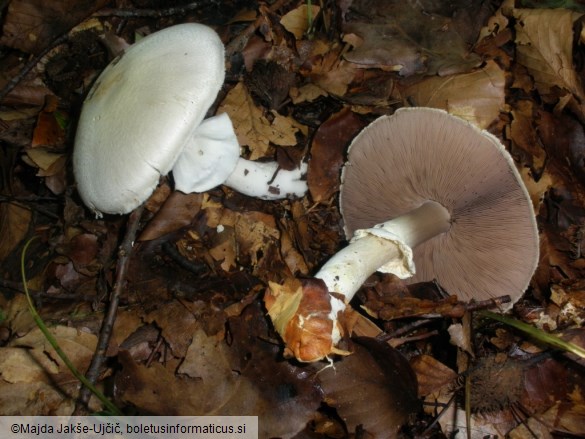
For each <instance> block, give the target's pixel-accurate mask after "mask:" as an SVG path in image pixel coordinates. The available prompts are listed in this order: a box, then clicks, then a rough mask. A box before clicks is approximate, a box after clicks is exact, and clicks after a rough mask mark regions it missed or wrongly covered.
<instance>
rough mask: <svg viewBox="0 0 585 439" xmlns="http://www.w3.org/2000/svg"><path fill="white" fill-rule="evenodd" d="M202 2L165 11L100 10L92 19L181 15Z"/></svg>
mask: <svg viewBox="0 0 585 439" xmlns="http://www.w3.org/2000/svg"><path fill="white" fill-rule="evenodd" d="M201 3H202V2H192V3H189V4H187V5H184V6H177V7H171V8H166V9H113V8H107V9H101V10H99V11H97V12H95V13H94V14H93V16H94V17H121V18H140V17H152V18H162V17H171V16H173V15H181V14H184V13H185V12H188V11H192V10H195V9H198V8H200V7H202V6H203V5H202V4H201Z"/></svg>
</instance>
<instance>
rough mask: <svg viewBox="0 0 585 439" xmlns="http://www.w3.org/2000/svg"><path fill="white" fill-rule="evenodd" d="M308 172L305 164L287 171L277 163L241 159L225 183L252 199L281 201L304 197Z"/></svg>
mask: <svg viewBox="0 0 585 439" xmlns="http://www.w3.org/2000/svg"><path fill="white" fill-rule="evenodd" d="M306 170H307V165H306V164H305V163H303V164H301V166H300V167H299V168H296V169H293V170H292V171H287V170H284V169H281V168H280V167H279V165H278V163H276V162H255V161H251V160H246V159H243V158H239V159H238V161H237V163H236V167H235V169H234V170H233V171H232V173H231V174H230V175H229V177H228V178H227V180H226V181H225V182H224V183H223V184H225V185H226V186H229V187H231V188H232V189H234V190H236V191H238V192H240V193H242V194H245V195H249V196H251V197H257V198H262V199H264V200H279V199H282V198H286V197H289V196H296V197H302V196H304V195H305V193H306V192H307V183H306V181H304V180H302V178H303V176H304V175H305V173H306Z"/></svg>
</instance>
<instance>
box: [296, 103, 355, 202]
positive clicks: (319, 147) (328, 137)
mask: <svg viewBox="0 0 585 439" xmlns="http://www.w3.org/2000/svg"><path fill="white" fill-rule="evenodd" d="M365 125H366V124H365V122H364V121H362V119H360V118H359V117H358V116H357V115H356V114H355V113H353V112H352V111H351V110H350V109H349V108H345V109H343V110H341V111H340V112H339V113H336V114H334V115H332V116H331V117H330V118H329V119H328V120H326V121H325V122H324V123H323V124H321V126H320V127H319V128H318V129H317V131H316V133H315V135H314V136H313V143H312V145H311V161H310V162H309V170H308V174H307V183H308V185H309V191H310V193H311V197H312V198H313V201H315V202H317V203H319V202H326V201H327V200H329V198H331V196H332V195H333V194H334V193H335V192H336V191H337V190H339V184H340V176H341V167H342V165H343V161H344V152H345V150H346V149H347V146H348V145H349V142H350V141H351V139H353V137H354V136H355V135H356V134H357V133H358V132H359V131H360V130H361V129H362V128H363V127H364V126H365Z"/></svg>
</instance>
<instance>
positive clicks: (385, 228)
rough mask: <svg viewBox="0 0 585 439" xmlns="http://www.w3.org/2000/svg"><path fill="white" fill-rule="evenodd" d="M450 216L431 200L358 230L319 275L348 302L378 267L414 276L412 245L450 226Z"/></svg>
mask: <svg viewBox="0 0 585 439" xmlns="http://www.w3.org/2000/svg"><path fill="white" fill-rule="evenodd" d="M450 219H451V216H450V214H449V212H448V211H447V209H445V208H444V207H443V206H442V205H441V204H439V203H437V202H435V201H427V202H425V203H423V204H422V205H421V206H419V207H417V208H416V209H414V210H412V211H410V212H408V213H407V214H405V215H402V216H400V217H398V218H395V219H392V220H390V221H386V222H384V223H381V224H378V225H375V226H374V227H372V228H369V229H361V230H357V231H356V233H355V234H354V238H353V239H352V240H351V243H350V244H349V245H348V246H347V247H345V248H344V249H342V250H341V251H339V252H338V253H336V254H335V255H334V256H333V257H332V258H331V259H329V261H327V262H326V263H325V265H323V267H322V268H321V270H319V272H318V273H317V274H316V275H315V277H316V278H319V279H322V280H323V281H324V282H325V285H326V286H327V289H328V290H329V291H331V292H336V293H339V294H342V295H343V296H344V298H345V302H346V303H347V302H349V301H350V300H351V299H352V298H353V296H354V294H355V293H356V292H357V290H358V289H359V288H360V287H361V286H362V285H363V283H364V282H365V281H366V279H367V278H368V277H369V276H370V275H372V274H373V273H374V272H375V271H378V270H380V271H383V272H392V273H394V274H396V275H398V276H399V277H400V273H409V274H407V275H406V276H402V277H407V276H410V275H412V274H414V272H413V271H414V267H413V263H412V248H414V247H416V246H417V245H418V244H421V243H422V242H424V241H427V240H428V239H431V238H432V237H434V236H437V235H439V234H441V233H444V232H446V231H447V230H449V228H450V227H451V221H450ZM382 267H384V268H385V269H381V268H382ZM335 308H336V307H334V309H335Z"/></svg>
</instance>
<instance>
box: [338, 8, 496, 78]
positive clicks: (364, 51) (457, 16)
mask: <svg viewBox="0 0 585 439" xmlns="http://www.w3.org/2000/svg"><path fill="white" fill-rule="evenodd" d="M351 9H352V14H351V15H350V14H348V22H347V23H346V24H345V25H344V27H343V31H344V32H345V37H344V39H345V40H346V41H348V37H353V38H352V40H351V43H352V45H354V47H355V48H354V49H353V50H351V51H349V52H348V53H346V54H345V59H347V60H348V61H351V62H352V63H355V64H357V65H360V66H361V67H366V68H382V69H384V70H391V71H397V72H399V73H400V74H401V75H402V76H405V77H406V76H411V75H413V74H416V73H424V74H428V75H434V74H439V75H441V76H442V75H450V74H454V73H460V72H466V71H469V70H470V69H472V68H474V67H477V66H478V65H480V64H481V59H480V57H479V56H478V55H476V54H475V53H473V52H471V50H470V48H471V46H472V44H473V43H475V41H476V39H477V35H478V34H479V30H480V27H481V25H482V24H483V18H484V14H486V13H487V12H488V10H487V9H486V8H483V9H482V8H481V6H480V2H479V1H473V2H469V4H468V6H467V8H459V9H458V10H457V12H455V6H454V5H453V4H450V3H449V2H440V1H434V2H427V3H425V4H424V6H423V5H422V3H421V2H404V1H401V0H390V1H384V2H373V1H371V0H354V1H352V3H351ZM470 11H473V15H471V12H470ZM485 18H487V17H485ZM352 34H353V35H352Z"/></svg>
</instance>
